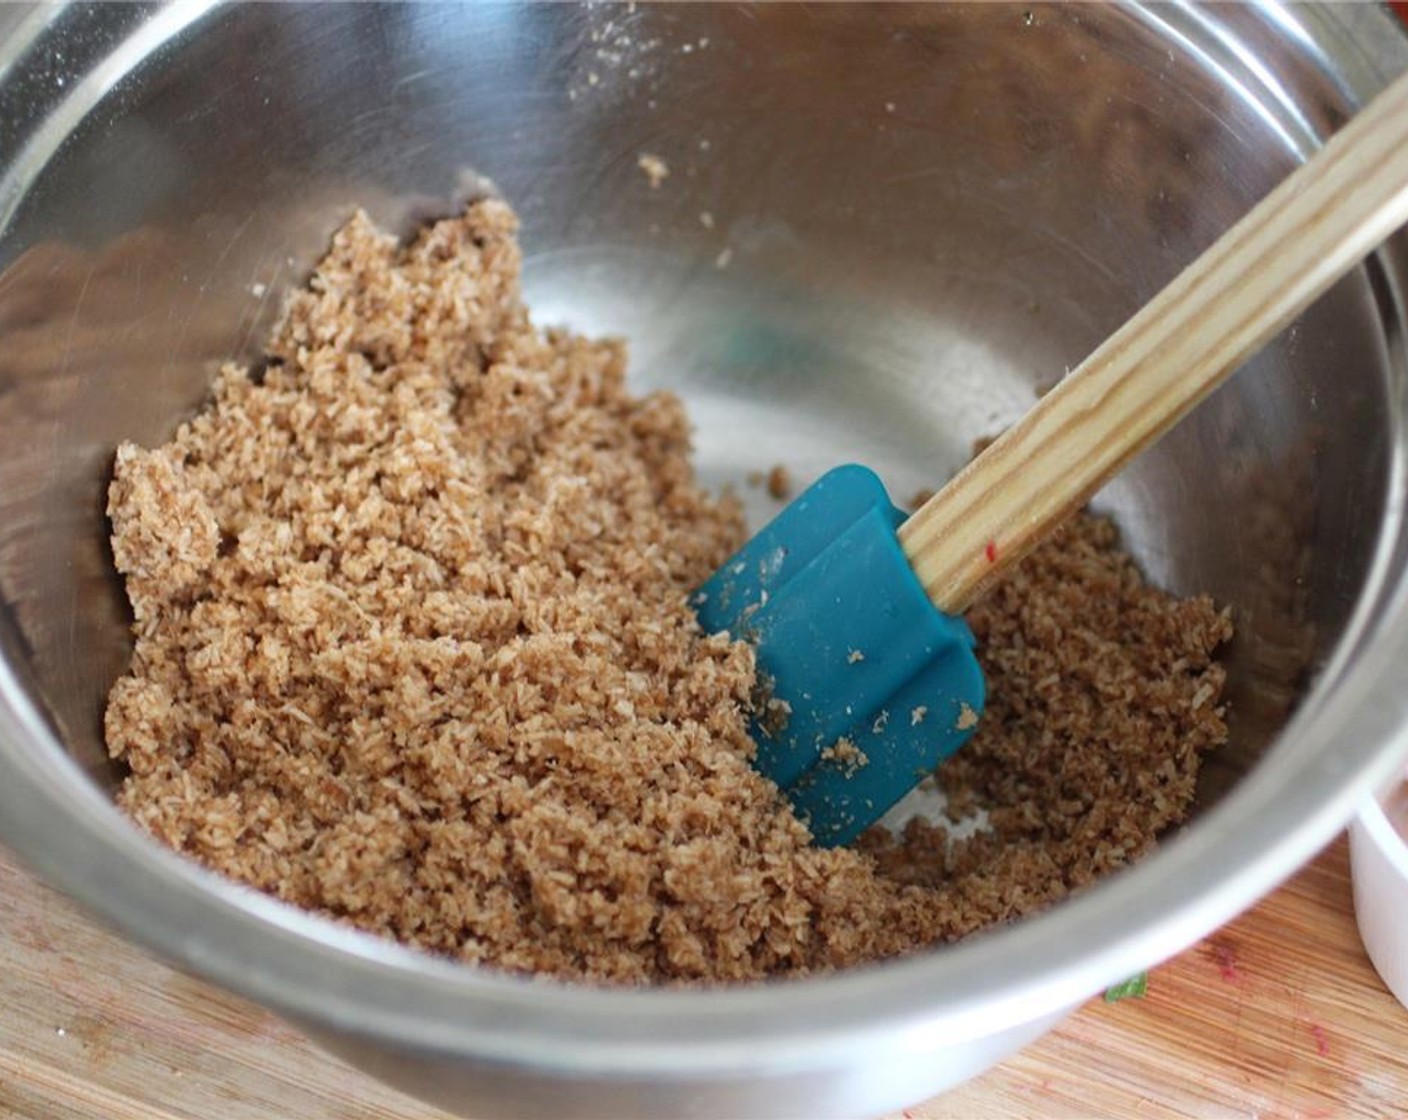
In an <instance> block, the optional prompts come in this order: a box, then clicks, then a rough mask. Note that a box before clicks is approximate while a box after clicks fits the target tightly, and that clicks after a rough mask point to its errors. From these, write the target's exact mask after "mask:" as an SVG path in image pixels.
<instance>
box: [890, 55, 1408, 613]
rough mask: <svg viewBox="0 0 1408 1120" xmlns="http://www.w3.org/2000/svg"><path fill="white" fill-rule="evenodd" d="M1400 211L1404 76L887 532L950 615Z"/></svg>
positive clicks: (1403, 208) (1405, 158)
mask: <svg viewBox="0 0 1408 1120" xmlns="http://www.w3.org/2000/svg"><path fill="white" fill-rule="evenodd" d="M1405 222H1408V75H1404V76H1403V77H1400V78H1399V79H1398V80H1397V81H1396V82H1394V84H1393V85H1391V86H1390V87H1389V88H1388V89H1387V90H1385V91H1384V92H1383V93H1382V94H1380V95H1379V96H1378V97H1377V98H1375V99H1374V100H1373V101H1372V102H1371V103H1370V104H1369V105H1368V106H1367V107H1366V108H1365V109H1364V110H1363V111H1362V112H1360V113H1359V114H1358V115H1357V116H1356V117H1355V118H1354V119H1353V120H1352V121H1351V122H1350V123H1349V124H1347V125H1346V126H1345V127H1344V128H1343V129H1342V130H1341V131H1340V132H1339V133H1338V134H1337V135H1336V136H1335V137H1334V138H1333V139H1332V140H1330V142H1329V143H1328V144H1327V145H1326V146H1325V147H1324V148H1323V149H1322V150H1321V151H1320V152H1318V153H1317V154H1316V155H1315V156H1314V157H1313V158H1312V159H1311V160H1310V161H1309V162H1307V163H1305V164H1304V165H1302V166H1301V167H1300V168H1298V169H1297V170H1296V171H1295V172H1294V173H1293V174H1292V175H1291V176H1290V177H1289V178H1288V179H1286V181H1285V182H1284V183H1282V184H1281V185H1280V186H1279V187H1277V188H1276V190H1274V191H1272V192H1271V194H1270V195H1268V196H1267V197H1266V198H1265V199H1263V200H1262V201H1261V202H1260V203H1258V204H1257V206H1256V207H1255V208H1254V209H1253V210H1252V211H1251V213H1249V214H1248V215H1247V216H1246V217H1245V218H1243V219H1242V220H1241V221H1240V222H1238V223H1237V224H1236V225H1235V226H1233V227H1232V229H1231V230H1229V231H1228V232H1227V233H1226V234H1224V235H1223V236H1222V237H1220V238H1219V239H1218V240H1217V242H1216V243H1215V244H1214V245H1213V246H1212V247H1211V248H1210V249H1208V251H1207V252H1205V253H1204V254H1203V255H1202V256H1200V257H1199V258H1198V259H1197V260H1196V261H1194V262H1193V263H1192V264H1191V265H1189V266H1188V268H1186V269H1185V270H1184V271H1183V272H1182V273H1181V274H1180V275H1179V276H1178V277H1177V278H1176V279H1175V280H1174V281H1173V282H1172V283H1171V284H1169V285H1168V287H1166V288H1165V289H1164V290H1163V291H1162V292H1160V293H1159V294H1158V295H1157V296H1156V297H1154V299H1153V301H1152V302H1150V303H1149V304H1148V305H1147V306H1145V307H1144V308H1143V309H1142V310H1141V311H1139V312H1138V314H1136V315H1135V316H1134V317H1133V318H1132V319H1130V321H1129V322H1128V323H1126V324H1125V325H1124V326H1123V327H1121V328H1120V329H1119V330H1118V331H1117V332H1116V333H1115V334H1114V335H1113V336H1111V337H1110V339H1109V340H1108V341H1106V342H1105V343H1104V344H1102V345H1101V346H1100V348H1099V349H1098V350H1096V351H1095V353H1093V354H1092V355H1091V356H1090V357H1089V358H1087V359H1086V360H1085V361H1084V362H1083V363H1082V364H1081V365H1080V366H1079V367H1077V368H1076V369H1075V370H1073V371H1072V372H1071V373H1070V374H1069V375H1067V376H1066V378H1065V379H1064V380H1063V381H1061V383H1060V384H1059V385H1057V386H1056V388H1054V389H1052V390H1051V392H1049V393H1048V394H1046V396H1045V397H1043V398H1042V399H1041V400H1040V401H1039V402H1038V403H1037V404H1036V405H1035V407H1033V408H1032V410H1031V411H1030V412H1028V413H1027V414H1026V415H1025V416H1024V417H1022V419H1021V420H1020V421H1018V422H1017V423H1016V424H1015V425H1013V426H1012V427H1011V428H1009V429H1008V430H1007V432H1005V433H1004V434H1003V435H1002V436H1001V438H999V439H998V440H996V441H995V442H994V443H993V444H992V445H991V446H989V447H988V448H987V450H985V451H984V452H983V453H982V454H981V455H979V456H978V457H977V458H976V459H974V460H973V461H972V462H971V463H970V464H969V465H968V466H967V467H966V468H965V469H964V470H963V471H962V472H960V473H959V474H958V475H957V476H955V478H954V479H953V481H952V482H950V483H949V484H948V485H947V486H945V487H944V488H943V490H941V491H940V492H939V493H938V494H936V495H935V496H934V497H933V498H931V499H930V500H929V501H928V502H927V503H925V504H924V505H923V506H922V507H920V509H919V510H918V511H917V512H916V513H915V514H914V515H913V516H912V517H911V518H909V520H908V521H906V522H905V523H904V524H903V525H902V526H901V527H900V530H899V536H900V543H901V545H902V546H903V548H904V551H905V554H906V555H907V556H908V557H909V560H910V563H911V564H912V565H913V566H914V570H915V573H916V574H917V575H918V576H919V579H920V582H921V583H923V585H924V588H925V590H926V591H927V592H928V593H929V597H930V599H932V600H933V602H934V604H935V605H936V606H937V607H939V609H940V610H943V611H947V612H949V613H958V612H960V611H962V610H964V609H965V608H966V607H967V606H968V605H969V604H970V603H972V602H973V600H974V599H976V598H977V597H978V596H979V595H981V594H982V593H983V591H985V590H986V589H987V588H988V587H989V586H990V585H991V584H992V583H993V582H995V581H996V580H997V579H998V578H1000V577H1001V576H1002V575H1003V574H1004V573H1005V572H1007V571H1008V570H1009V569H1010V568H1011V567H1012V566H1013V565H1015V564H1016V563H1017V562H1018V561H1020V560H1021V559H1022V557H1024V556H1026V555H1027V553H1029V552H1030V551H1031V550H1032V549H1033V548H1035V547H1036V546H1037V545H1038V544H1040V543H1041V542H1042V540H1043V539H1044V538H1045V537H1046V536H1047V535H1048V534H1049V532H1050V531H1051V530H1052V529H1054V528H1055V527H1056V525H1057V524H1058V523H1059V522H1060V521H1061V520H1062V519H1063V518H1064V517H1065V516H1066V515H1067V514H1068V513H1070V512H1071V511H1072V510H1074V509H1076V508H1078V507H1079V506H1081V505H1083V504H1084V503H1085V502H1086V501H1088V500H1089V498H1090V496H1091V495H1092V494H1093V493H1094V492H1095V491H1096V490H1097V489H1099V487H1100V486H1101V485H1102V484H1103V483H1105V482H1106V481H1108V480H1109V479H1110V478H1111V477H1112V476H1113V475H1114V474H1115V473H1116V472H1118V471H1119V469H1120V468H1121V467H1122V466H1123V465H1124V464H1125V463H1126V462H1127V461H1128V460H1129V459H1131V458H1132V457H1134V456H1135V455H1137V454H1138V453H1139V452H1140V451H1142V450H1143V449H1144V448H1145V447H1147V446H1148V445H1149V444H1150V443H1152V442H1153V441H1154V440H1156V439H1158V437H1159V436H1161V435H1163V433H1164V432H1166V431H1167V430H1168V429H1169V428H1171V427H1173V425H1174V424H1176V423H1177V422H1178V421H1179V420H1180V419H1181V418H1182V417H1183V415H1184V414H1185V413H1187V412H1188V411H1189V410H1190V409H1191V408H1193V406H1194V405H1196V404H1197V403H1198V402H1199V401H1201V400H1202V399H1203V398H1204V397H1206V396H1207V395H1208V394H1209V393H1210V392H1212V390H1213V389H1215V388H1216V387H1217V386H1218V385H1219V384H1221V383H1222V381H1223V380H1224V379H1225V378H1226V377H1227V376H1228V375H1229V374H1231V373H1232V371H1233V370H1235V369H1236V368H1237V367H1238V366H1239V365H1240V364H1241V363H1242V362H1243V361H1244V360H1246V359H1247V358H1249V357H1250V356H1251V355H1252V354H1253V353H1255V352H1256V351H1257V350H1258V349H1259V348H1260V347H1261V346H1262V345H1264V344H1265V343H1266V342H1267V341H1268V340H1270V339H1271V338H1272V337H1273V336H1274V335H1275V334H1276V333H1277V332H1278V331H1279V330H1280V329H1281V328H1282V327H1283V326H1285V325H1286V323H1288V322H1289V321H1290V320H1291V319H1292V318H1294V317H1295V316H1296V315H1297V314H1298V313H1299V312H1301V311H1303V310H1304V309H1305V308H1306V307H1307V306H1308V305H1309V304H1310V303H1312V302H1313V301H1314V300H1315V298H1316V297H1317V296H1319V295H1320V294H1321V293H1322V292H1324V291H1325V289H1326V288H1328V287H1329V286H1330V285H1331V284H1333V283H1334V282H1335V281H1336V280H1338V279H1339V278H1340V277H1341V276H1343V275H1344V274H1345V273H1346V272H1348V271H1349V270H1350V269H1351V268H1353V267H1354V266H1355V265H1356V264H1357V263H1358V262H1359V261H1361V260H1363V259H1364V258H1365V257H1366V256H1368V255H1369V253H1371V252H1372V251H1373V250H1374V249H1375V248H1376V247H1377V246H1379V245H1380V244H1381V243H1382V242H1383V241H1385V240H1386V239H1387V238H1388V237H1389V235H1390V234H1392V233H1393V231H1394V230H1395V229H1397V228H1398V227H1399V226H1401V225H1403V224H1404V223H1405Z"/></svg>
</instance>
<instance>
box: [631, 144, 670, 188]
mask: <svg viewBox="0 0 1408 1120" xmlns="http://www.w3.org/2000/svg"><path fill="white" fill-rule="evenodd" d="M636 166H637V167H639V168H640V169H641V170H642V171H643V172H645V177H646V179H648V180H649V181H650V189H651V190H653V191H658V190H659V189H660V184H661V183H663V182H664V181H665V180H666V179H668V178H669V177H670V165H669V164H668V163H666V162H665V161H664V160H663V159H661V158H660V157H659V156H655V155H651V154H650V153H649V152H642V153H641V154H640V157H639V158H638V159H637V160H636Z"/></svg>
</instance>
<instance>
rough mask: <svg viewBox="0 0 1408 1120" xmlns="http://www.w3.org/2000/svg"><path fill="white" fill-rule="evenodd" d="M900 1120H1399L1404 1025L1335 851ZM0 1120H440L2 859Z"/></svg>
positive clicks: (1407, 1018) (1339, 850) (1407, 1025)
mask: <svg viewBox="0 0 1408 1120" xmlns="http://www.w3.org/2000/svg"><path fill="white" fill-rule="evenodd" d="M900 1115H901V1116H903V1117H905V1118H907V1120H960V1118H961V1120H967V1118H970V1117H971V1118H979V1117H981V1118H983V1120H1035V1118H1038V1117H1040V1118H1050V1120H1127V1118H1130V1117H1137V1118H1139V1120H1171V1118H1183V1117H1196V1118H1199V1120H1201V1118H1219V1120H1220V1118H1223V1117H1227V1118H1233V1117H1236V1118H1245V1120H1330V1118H1340V1117H1347V1118H1351V1120H1358V1118H1372V1120H1398V1118H1401V1117H1404V1116H1408V1010H1404V1008H1402V1007H1401V1006H1399V1004H1398V1003H1397V1002H1395V1001H1394V999H1393V997H1392V996H1390V995H1389V994H1388V992H1387V991H1386V990H1385V989H1384V988H1383V986H1382V985H1381V984H1380V983H1379V981H1378V978H1377V976H1376V975H1375V973H1374V971H1373V968H1372V967H1371V965H1370V964H1369V962H1368V959H1367V958H1366V957H1365V955H1364V952H1363V950H1362V948H1361V947H1360V944H1359V939H1358V936H1357V934H1356V932H1355V928H1354V916H1353V910H1352V906H1351V900H1350V890H1349V863H1348V855H1347V849H1346V845H1345V842H1344V841H1343V840H1342V839H1341V840H1340V841H1338V842H1336V843H1335V844H1334V845H1333V846H1332V847H1331V848H1330V849H1329V850H1327V851H1326V852H1325V853H1323V854H1322V855H1321V856H1320V858H1319V859H1317V860H1316V861H1315V862H1314V863H1313V864H1311V865H1310V866H1309V867H1307V868H1306V869H1305V870H1304V871H1302V872H1301V874H1300V875H1298V876H1297V877H1296V878H1295V879H1294V880H1292V881H1291V882H1290V883H1288V884H1287V885H1286V886H1285V887H1283V888H1282V889H1281V890H1279V891H1278V892H1276V893H1275V894H1273V895H1272V896H1271V897H1269V898H1268V899H1266V900H1265V901H1264V902H1263V903H1262V904H1261V905H1260V906H1258V907H1256V908H1255V909H1253V910H1251V911H1249V912H1248V913H1246V914H1244V915H1243V916H1242V917H1241V918H1239V919H1238V920H1237V921H1235V922H1233V923H1231V924H1230V925H1229V926H1227V927H1225V928H1224V929H1223V930H1222V931H1220V932H1219V933H1218V934H1216V935H1215V936H1213V937H1210V938H1208V939H1207V940H1205V941H1203V942H1201V943H1199V944H1198V945H1196V946H1194V947H1193V948H1192V949H1190V950H1188V951H1187V952H1185V953H1184V954H1183V955H1181V956H1180V957H1178V958H1176V959H1174V960H1172V961H1169V962H1168V963H1166V964H1164V965H1162V966H1161V967H1159V968H1157V969H1155V970H1154V971H1153V972H1152V973H1151V975H1150V978H1149V992H1148V995H1147V996H1146V997H1144V998H1143V999H1131V1000H1123V1001H1120V1002H1118V1003H1105V1002H1104V1001H1102V1000H1095V1001H1092V1002H1091V1003H1090V1004H1088V1005H1087V1006H1086V1007H1084V1008H1083V1009H1081V1010H1080V1011H1078V1012H1077V1013H1076V1014H1074V1015H1073V1016H1071V1017H1070V1018H1069V1019H1068V1020H1066V1022H1065V1023H1064V1024H1062V1025H1061V1026H1060V1027H1059V1028H1057V1029H1056V1030H1055V1031H1053V1032H1052V1033H1051V1034H1048V1035H1047V1036H1046V1037H1045V1038H1043V1039H1041V1040H1040V1041H1039V1042H1037V1043H1036V1044H1035V1045H1033V1046H1031V1047H1030V1048H1028V1049H1027V1050H1025V1051H1023V1052H1022V1053H1020V1054H1018V1055H1017V1056H1016V1057H1014V1058H1012V1059H1010V1060H1009V1061H1007V1062H1005V1063H1004V1064H1003V1065H1001V1066H999V1067H997V1068H996V1069H993V1070H990V1071H989V1072H988V1073H986V1074H984V1075H983V1076H981V1077H979V1078H977V1079H976V1080H974V1081H971V1082H969V1083H968V1084H966V1085H963V1086H961V1087H959V1088H958V1089H956V1090H954V1091H953V1092H951V1093H949V1094H947V1095H946V1096H944V1097H942V1098H939V1099H936V1100H933V1101H929V1102H927V1103H924V1104H921V1105H916V1106H915V1107H913V1108H911V1109H908V1110H906V1112H905V1113H903V1114H900ZM0 1117H3V1118H5V1120H11V1118H14V1120H21V1118H22V1120H214V1118H217V1117H218V1118H219V1120H445V1114H444V1113H441V1112H439V1111H437V1110H435V1109H430V1108H426V1107H424V1106H422V1105H419V1104H417V1103H416V1102H414V1101H412V1100H411V1099H409V1098H407V1097H405V1096H402V1095H401V1094H399V1093H397V1092H395V1091H393V1090H391V1089H388V1088H385V1087H384V1086H382V1085H380V1084H378V1083H377V1082H375V1081H372V1080H370V1079H369V1078H366V1077H363V1076H361V1075H360V1074H358V1073H356V1072H355V1071H353V1070H351V1069H349V1068H348V1067H347V1066H345V1065H343V1064H342V1063H341V1062H339V1061H337V1060H336V1059H334V1058H331V1057H328V1056H327V1055H325V1054H323V1053H322V1052H321V1051H320V1050H318V1049H316V1048H315V1047H314V1046H313V1045H312V1044H311V1043H309V1042H307V1041H305V1040H304V1039H303V1038H302V1037H301V1036H300V1035H299V1034H298V1033H297V1032H296V1031H294V1030H293V1029H291V1028H290V1027H288V1026H285V1025H284V1024H283V1023H281V1022H280V1021H279V1020H277V1019H275V1018H274V1017H273V1016H270V1015H267V1014H265V1013H263V1012H261V1011H259V1010H258V1009H257V1008H255V1007H253V1006H251V1005H250V1004H248V1003H246V1002H244V1001H243V1000H240V999H236V998H234V997H232V996H229V995H226V994H224V993H222V992H219V991H217V990H215V989H213V988H210V987H208V986H207V985H205V984H202V983H199V982H197V981H195V980H192V979H189V978H188V977H186V976H184V975H182V974H180V973H178V972H174V971H172V970H171V969H169V968H167V967H165V966H164V965H162V964H160V963H159V962H157V961H155V960H153V959H152V958H150V957H148V956H147V955H146V954H144V953H142V952H141V951H140V950H138V949H136V948H134V947H132V946H130V945H128V944H127V943H125V942H123V941H122V940H120V939H118V938H117V937H115V936H113V935H112V934H109V933H107V932H106V931H104V930H103V929H101V928H100V927H98V926H97V925H95V924H94V923H93V922H91V921H90V920H88V919H87V918H86V917H84V916H82V915H81V914H80V913H79V912H78V911H77V910H76V909H75V908H74V907H73V905H72V904H70V903H69V902H67V901H66V900H65V899H63V898H62V897H60V896H59V895H57V894H55V893H54V892H53V891H50V890H48V889H47V888H45V887H42V886H40V885H39V884H38V883H37V882H35V881H34V880H33V879H32V878H30V877H29V876H28V875H27V874H26V873H25V872H24V871H22V870H20V869H19V868H18V866H16V864H15V863H14V862H13V861H12V860H10V859H8V858H6V857H3V856H0Z"/></svg>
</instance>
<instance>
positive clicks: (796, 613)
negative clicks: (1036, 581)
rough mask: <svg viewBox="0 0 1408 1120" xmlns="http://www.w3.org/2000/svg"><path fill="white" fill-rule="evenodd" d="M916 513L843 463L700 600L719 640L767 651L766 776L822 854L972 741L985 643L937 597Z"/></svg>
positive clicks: (762, 660) (762, 761)
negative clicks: (919, 551)
mask: <svg viewBox="0 0 1408 1120" xmlns="http://www.w3.org/2000/svg"><path fill="white" fill-rule="evenodd" d="M904 517H905V515H904V513H903V512H902V511H901V510H899V509H897V508H896V507H895V506H894V504H893V503H891V501H890V498H889V495H888V494H887V493H886V492H885V487H884V484H883V483H882V482H881V481H880V480H879V478H877V477H876V476H875V474H874V473H873V472H871V471H869V470H867V469H866V468H864V467H860V466H845V467H838V468H836V469H835V470H833V471H831V472H830V473H828V474H826V475H825V476H823V477H822V478H821V479H819V480H818V481H817V482H816V483H814V484H813V485H812V486H811V487H809V488H808V489H807V490H806V491H805V492H804V493H802V494H801V495H800V496H798V497H797V498H796V499H795V500H794V501H793V502H792V503H791V504H790V505H788V506H787V508H785V509H784V510H783V511H782V512H781V513H780V514H778V515H777V517H776V518H774V519H773V520H772V522H770V523H769V524H768V525H767V527H766V528H764V529H763V530H762V532H760V533H759V534H758V535H757V536H755V537H754V538H753V539H752V540H750V541H749V542H748V543H747V544H746V545H744V546H743V548H742V549H740V550H739V551H738V552H737V553H736V554H735V555H734V556H733V557H732V558H731V559H730V560H729V561H728V562H727V563H726V564H724V566H723V567H722V568H720V569H719V570H718V572H716V573H715V574H714V575H713V577H712V578H711V579H710V580H709V581H708V582H707V583H705V584H704V585H703V586H702V587H701V588H700V589H699V590H698V591H697V592H696V593H695V595H694V600H693V602H694V608H695V611H696V612H697V613H698V615H699V621H700V623H701V624H702V625H703V627H704V629H705V630H706V631H707V632H708V633H717V632H719V631H727V632H728V633H729V634H731V635H733V636H734V637H735V638H743V639H745V640H747V641H749V642H751V643H753V645H755V646H756V648H757V654H758V669H759V679H760V681H761V683H762V686H763V692H764V697H765V699H764V700H763V701H761V702H760V704H759V708H758V711H757V712H756V714H755V716H754V721H753V734H754V738H755V739H756V740H757V743H758V754H757V758H756V760H755V765H756V766H757V768H758V769H759V770H760V771H761V772H762V773H763V774H765V775H766V776H767V777H769V778H771V779H772V780H773V781H774V782H776V783H777V784H778V786H780V787H781V788H782V791H783V793H784V794H786V796H787V797H788V799H789V800H790V801H791V802H792V804H793V806H794V808H795V809H796V811H797V813H798V816H799V817H801V818H802V819H803V820H804V821H805V822H806V823H807V824H808V825H809V827H810V828H811V831H812V835H813V837H814V838H815V840H816V842H817V843H818V844H821V845H824V846H828V847H829V846H835V845H839V844H847V843H849V842H850V841H851V840H854V839H855V838H856V837H857V836H858V835H860V833H861V832H863V831H864V830H865V829H866V828H867V827H869V826H870V825H871V824H873V823H874V822H875V821H876V820H878V819H879V818H880V817H881V816H882V815H883V814H884V812H885V811H886V810H887V809H888V808H889V807H890V806H891V805H893V804H894V803H895V802H896V801H898V800H899V799H900V798H901V797H903V796H904V795H905V794H906V793H908V792H909V790H911V789H913V788H914V786H915V785H916V784H918V783H919V782H920V781H921V780H922V779H923V778H924V777H926V776H927V775H928V774H929V773H931V772H932V771H933V769H934V767H935V766H936V765H937V764H938V763H939V761H940V760H942V759H944V758H946V757H948V755H950V754H952V753H953V752H954V751H955V750H957V749H958V747H959V746H960V745H961V744H962V743H963V741H964V740H965V739H967V738H968V736H969V735H971V734H972V732H973V728H974V726H975V725H976V724H977V722H978V716H979V714H980V713H981V711H982V706H983V695H984V690H983V676H982V671H981V669H980V668H979V666H978V661H977V658H976V657H975V656H974V654H973V648H974V641H973V634H972V632H971V631H970V630H969V629H968V626H967V624H966V623H965V622H964V621H963V619H961V618H958V617H955V616H953V615H947V614H944V613H943V612H942V611H940V610H938V609H937V608H936V607H935V606H934V605H933V604H932V603H931V602H930V601H929V597H928V596H927V595H926V594H925V592H924V588H923V587H922V586H921V585H920V583H919V580H918V579H917V578H916V576H915V574H914V571H913V569H912V568H911V567H910V565H909V561H908V559H906V557H905V555H904V552H903V550H902V549H901V548H900V542H899V538H898V537H897V536H896V535H895V530H896V529H897V528H898V527H899V525H900V523H901V522H902V521H903V520H904Z"/></svg>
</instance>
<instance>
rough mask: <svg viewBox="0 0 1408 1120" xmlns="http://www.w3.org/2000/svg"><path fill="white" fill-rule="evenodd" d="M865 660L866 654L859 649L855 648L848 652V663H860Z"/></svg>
mask: <svg viewBox="0 0 1408 1120" xmlns="http://www.w3.org/2000/svg"><path fill="white" fill-rule="evenodd" d="M864 660H865V654H863V653H861V651H860V650H858V649H853V650H851V652H850V653H848V654H846V664H847V665H859V664H860V663H861V662H862V661H864Z"/></svg>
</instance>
